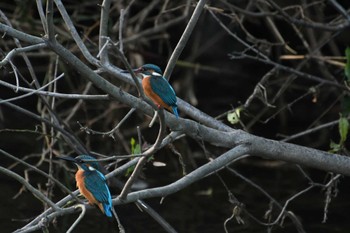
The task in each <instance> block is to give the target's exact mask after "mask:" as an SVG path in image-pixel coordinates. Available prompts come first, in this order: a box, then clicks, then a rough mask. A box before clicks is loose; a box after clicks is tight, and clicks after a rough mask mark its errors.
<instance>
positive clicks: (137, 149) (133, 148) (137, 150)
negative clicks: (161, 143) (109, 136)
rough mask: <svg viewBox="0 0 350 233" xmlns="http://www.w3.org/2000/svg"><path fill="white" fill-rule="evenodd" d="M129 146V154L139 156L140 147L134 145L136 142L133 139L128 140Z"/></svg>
mask: <svg viewBox="0 0 350 233" xmlns="http://www.w3.org/2000/svg"><path fill="white" fill-rule="evenodd" d="M130 145H131V154H133V155H135V154H141V146H140V144H138V143H136V140H135V139H134V138H131V139H130Z"/></svg>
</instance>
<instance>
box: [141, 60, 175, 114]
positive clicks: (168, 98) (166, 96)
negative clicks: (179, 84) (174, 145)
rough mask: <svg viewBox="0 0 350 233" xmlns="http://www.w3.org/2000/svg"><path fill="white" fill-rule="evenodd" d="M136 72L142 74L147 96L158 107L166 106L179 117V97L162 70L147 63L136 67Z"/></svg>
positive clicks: (143, 86)
mask: <svg viewBox="0 0 350 233" xmlns="http://www.w3.org/2000/svg"><path fill="white" fill-rule="evenodd" d="M134 72H135V73H136V74H141V75H142V88H143V91H144V92H145V94H146V96H147V97H148V98H150V99H151V100H152V101H153V102H154V103H155V104H156V105H157V107H158V108H161V107H163V108H165V109H167V110H169V111H170V112H172V113H174V115H175V116H176V118H179V113H178V111H177V99H176V94H175V91H174V89H173V88H172V87H171V85H170V84H169V82H168V81H167V80H166V79H165V78H164V77H163V73H162V70H161V69H160V68H159V67H158V66H156V65H153V64H145V65H143V66H141V67H140V68H138V69H134Z"/></svg>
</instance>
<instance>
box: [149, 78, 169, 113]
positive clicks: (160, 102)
mask: <svg viewBox="0 0 350 233" xmlns="http://www.w3.org/2000/svg"><path fill="white" fill-rule="evenodd" d="M142 88H143V91H144V92H145V94H146V96H147V97H148V98H150V99H151V100H152V101H153V102H154V103H155V104H156V105H159V106H162V107H163V108H166V109H168V110H169V111H170V112H172V109H171V107H170V106H169V105H167V104H166V103H164V101H163V100H162V99H161V98H160V97H159V95H157V94H156V93H155V92H154V91H153V90H152V87H151V77H150V76H147V77H145V78H143V79H142Z"/></svg>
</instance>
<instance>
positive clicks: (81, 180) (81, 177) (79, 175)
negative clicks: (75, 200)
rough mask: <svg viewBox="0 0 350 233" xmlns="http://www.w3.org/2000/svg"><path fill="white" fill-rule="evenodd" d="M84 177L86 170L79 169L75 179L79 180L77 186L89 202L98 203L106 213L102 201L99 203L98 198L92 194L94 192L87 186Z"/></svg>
mask: <svg viewBox="0 0 350 233" xmlns="http://www.w3.org/2000/svg"><path fill="white" fill-rule="evenodd" d="M84 179H85V176H84V171H83V170H81V169H79V170H78V171H77V173H76V174H75V180H76V182H77V187H78V189H79V191H80V193H81V194H82V195H83V196H84V197H85V198H86V199H87V200H88V201H89V204H91V205H93V204H95V205H97V206H98V207H99V208H100V210H101V211H102V213H104V209H103V206H102V203H99V202H98V201H97V200H96V198H95V197H94V196H93V195H92V193H91V192H90V191H89V190H88V189H87V188H86V187H85V183H84Z"/></svg>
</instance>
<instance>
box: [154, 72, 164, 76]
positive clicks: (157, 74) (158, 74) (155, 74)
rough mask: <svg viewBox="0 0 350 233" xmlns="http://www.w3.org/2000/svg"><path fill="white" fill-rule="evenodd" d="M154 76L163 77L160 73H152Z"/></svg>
mask: <svg viewBox="0 0 350 233" xmlns="http://www.w3.org/2000/svg"><path fill="white" fill-rule="evenodd" d="M152 75H154V76H162V75H161V74H160V73H157V72H155V71H153V72H152Z"/></svg>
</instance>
